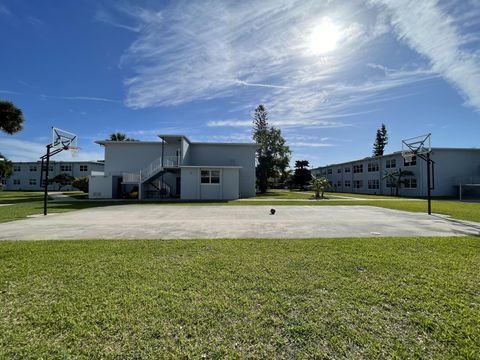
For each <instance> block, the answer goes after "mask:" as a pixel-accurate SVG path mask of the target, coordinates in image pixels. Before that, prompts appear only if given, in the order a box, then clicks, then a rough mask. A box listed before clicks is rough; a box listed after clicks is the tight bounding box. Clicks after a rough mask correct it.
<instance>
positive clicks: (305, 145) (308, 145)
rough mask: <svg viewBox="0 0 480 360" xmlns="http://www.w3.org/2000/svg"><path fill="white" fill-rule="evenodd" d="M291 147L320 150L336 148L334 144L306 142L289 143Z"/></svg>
mask: <svg viewBox="0 0 480 360" xmlns="http://www.w3.org/2000/svg"><path fill="white" fill-rule="evenodd" d="M288 145H290V146H291V147H299V148H320V147H330V146H335V145H334V144H328V143H313V142H311V143H306V142H292V143H289V144H288Z"/></svg>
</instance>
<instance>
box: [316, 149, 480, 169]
mask: <svg viewBox="0 0 480 360" xmlns="http://www.w3.org/2000/svg"><path fill="white" fill-rule="evenodd" d="M439 150H440V151H447V150H448V151H450V150H451V151H480V148H448V147H432V151H439ZM401 153H402V151H395V152H392V153H389V154H385V155H381V156H367V157H364V158H362V159H355V160H350V161H344V162H341V163H334V164H327V165H322V166H317V167H314V168H312V169H310V170H316V169H320V168H326V167H330V166H340V165H346V164H352V163H355V162H359V161H365V160H375V159H380V158H383V157H389V156H393V155H401Z"/></svg>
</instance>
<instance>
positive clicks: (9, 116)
mask: <svg viewBox="0 0 480 360" xmlns="http://www.w3.org/2000/svg"><path fill="white" fill-rule="evenodd" d="M24 121H25V119H24V118H23V113H22V110H20V109H19V108H17V107H16V106H15V105H13V103H12V102H10V101H0V130H2V131H5V132H6V133H7V134H9V135H12V134H15V133H16V132H19V131H20V130H22V129H23V122H24Z"/></svg>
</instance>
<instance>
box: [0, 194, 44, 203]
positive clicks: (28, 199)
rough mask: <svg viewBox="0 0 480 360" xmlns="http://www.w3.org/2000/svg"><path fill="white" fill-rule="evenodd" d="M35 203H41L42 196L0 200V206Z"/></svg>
mask: <svg viewBox="0 0 480 360" xmlns="http://www.w3.org/2000/svg"><path fill="white" fill-rule="evenodd" d="M35 201H43V196H36V197H31V198H10V199H8V198H7V199H0V204H21V203H29V202H35Z"/></svg>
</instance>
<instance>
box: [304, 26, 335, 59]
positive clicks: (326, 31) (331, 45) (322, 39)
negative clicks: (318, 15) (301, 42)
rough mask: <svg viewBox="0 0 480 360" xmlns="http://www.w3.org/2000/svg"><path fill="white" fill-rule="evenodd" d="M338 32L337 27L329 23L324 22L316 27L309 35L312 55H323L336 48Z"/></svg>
mask: <svg viewBox="0 0 480 360" xmlns="http://www.w3.org/2000/svg"><path fill="white" fill-rule="evenodd" d="M339 38H340V31H339V29H338V27H337V26H336V25H335V24H333V23H332V22H330V21H328V20H327V21H324V22H323V23H321V24H320V25H317V26H316V27H315V28H314V29H313V32H312V34H311V35H310V51H311V52H312V53H313V54H324V53H327V52H330V51H332V50H334V49H335V48H336V47H337V42H338V39H339Z"/></svg>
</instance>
